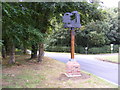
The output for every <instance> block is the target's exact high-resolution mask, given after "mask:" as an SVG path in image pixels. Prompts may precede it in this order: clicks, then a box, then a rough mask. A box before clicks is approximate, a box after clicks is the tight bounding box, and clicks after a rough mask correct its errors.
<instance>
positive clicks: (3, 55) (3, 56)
mask: <svg viewBox="0 0 120 90" xmlns="http://www.w3.org/2000/svg"><path fill="white" fill-rule="evenodd" d="M2 58H6V50H5V46H2Z"/></svg>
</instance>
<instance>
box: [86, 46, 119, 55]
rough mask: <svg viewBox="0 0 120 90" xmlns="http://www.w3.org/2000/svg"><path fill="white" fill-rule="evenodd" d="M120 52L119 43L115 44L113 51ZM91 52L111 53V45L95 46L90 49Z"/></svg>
mask: <svg viewBox="0 0 120 90" xmlns="http://www.w3.org/2000/svg"><path fill="white" fill-rule="evenodd" d="M118 52H119V45H114V49H113V53H118ZM88 53H89V54H100V53H111V47H110V45H105V46H103V47H93V48H90V49H89V50H88Z"/></svg>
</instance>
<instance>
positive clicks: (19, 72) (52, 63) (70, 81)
mask: <svg viewBox="0 0 120 90" xmlns="http://www.w3.org/2000/svg"><path fill="white" fill-rule="evenodd" d="M29 57H30V56H29V55H22V56H16V61H17V64H15V65H13V66H9V65H7V64H6V63H3V73H2V87H3V88H117V86H116V85H113V84H111V83H109V82H107V81H104V80H102V79H100V78H98V77H96V76H95V75H92V74H90V73H86V72H84V71H81V73H82V75H87V76H89V77H87V78H81V77H79V78H67V77H65V76H64V73H65V64H64V63H62V62H59V61H56V60H54V59H51V58H49V57H44V60H43V62H41V63H37V62H36V60H35V59H33V60H28V59H29ZM4 61H7V59H6V60H4Z"/></svg>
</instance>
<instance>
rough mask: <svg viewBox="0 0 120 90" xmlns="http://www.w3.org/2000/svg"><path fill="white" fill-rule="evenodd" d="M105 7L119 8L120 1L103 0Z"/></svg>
mask: <svg viewBox="0 0 120 90" xmlns="http://www.w3.org/2000/svg"><path fill="white" fill-rule="evenodd" d="M101 1H102V2H103V5H104V6H106V7H108V8H110V7H118V2H119V1H120V0H101Z"/></svg>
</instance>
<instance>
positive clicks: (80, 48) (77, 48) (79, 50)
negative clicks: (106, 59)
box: [45, 45, 120, 54]
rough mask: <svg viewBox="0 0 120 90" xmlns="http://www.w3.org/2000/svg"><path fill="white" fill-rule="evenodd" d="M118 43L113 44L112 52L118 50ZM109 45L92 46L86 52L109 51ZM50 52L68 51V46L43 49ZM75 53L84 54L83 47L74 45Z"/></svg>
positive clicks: (98, 52)
mask: <svg viewBox="0 0 120 90" xmlns="http://www.w3.org/2000/svg"><path fill="white" fill-rule="evenodd" d="M119 47H120V45H114V49H113V53H118V52H119ZM110 48H111V47H110V45H105V46H102V47H92V48H89V49H88V54H100V53H111V49H110ZM45 50H46V51H50V52H70V47H69V46H49V47H47V48H46V49H45ZM75 53H81V54H85V53H86V51H85V47H82V46H76V47H75Z"/></svg>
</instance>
